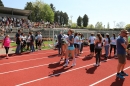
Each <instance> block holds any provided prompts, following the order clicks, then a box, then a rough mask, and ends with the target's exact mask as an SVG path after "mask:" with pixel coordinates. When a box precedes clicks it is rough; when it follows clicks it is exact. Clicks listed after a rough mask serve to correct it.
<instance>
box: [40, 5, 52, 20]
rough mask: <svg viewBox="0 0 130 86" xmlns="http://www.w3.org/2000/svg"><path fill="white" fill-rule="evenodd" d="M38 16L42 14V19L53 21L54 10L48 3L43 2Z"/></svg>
mask: <svg viewBox="0 0 130 86" xmlns="http://www.w3.org/2000/svg"><path fill="white" fill-rule="evenodd" d="M40 16H42V18H43V19H44V21H49V22H54V12H53V11H52V9H51V7H50V6H49V5H48V4H44V6H43V9H42V10H41V14H40Z"/></svg>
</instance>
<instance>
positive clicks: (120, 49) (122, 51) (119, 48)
mask: <svg viewBox="0 0 130 86" xmlns="http://www.w3.org/2000/svg"><path fill="white" fill-rule="evenodd" d="M122 43H125V40H124V38H123V37H121V36H119V37H118V38H117V54H121V55H125V54H126V51H125V48H124V47H123V46H122V45H121V44H122Z"/></svg>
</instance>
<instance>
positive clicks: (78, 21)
mask: <svg viewBox="0 0 130 86" xmlns="http://www.w3.org/2000/svg"><path fill="white" fill-rule="evenodd" d="M77 26H80V27H81V26H82V17H81V16H79V17H78V19H77Z"/></svg>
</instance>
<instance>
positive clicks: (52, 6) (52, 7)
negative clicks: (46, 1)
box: [50, 3, 56, 12]
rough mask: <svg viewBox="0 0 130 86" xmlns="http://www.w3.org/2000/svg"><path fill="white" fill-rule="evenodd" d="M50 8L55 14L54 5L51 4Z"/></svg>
mask: <svg viewBox="0 0 130 86" xmlns="http://www.w3.org/2000/svg"><path fill="white" fill-rule="evenodd" d="M50 7H51V9H52V10H53V12H55V10H56V8H55V7H54V5H53V4H52V3H51V4H50Z"/></svg>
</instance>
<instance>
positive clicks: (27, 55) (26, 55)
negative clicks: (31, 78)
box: [11, 49, 89, 58]
mask: <svg viewBox="0 0 130 86" xmlns="http://www.w3.org/2000/svg"><path fill="white" fill-rule="evenodd" d="M87 50H88V49H87ZM36 52H37V51H36ZM55 52H58V51H52V52H49V51H48V52H46V53H45V52H44V51H43V52H41V53H36V54H33V53H30V54H23V55H20V56H17V55H16V56H12V57H11V58H14V57H21V56H32V55H38V54H43V55H44V54H49V53H50V54H51V53H55ZM85 52H86V51H85ZM87 52H89V51H87ZM34 53H35V52H34Z"/></svg>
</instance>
